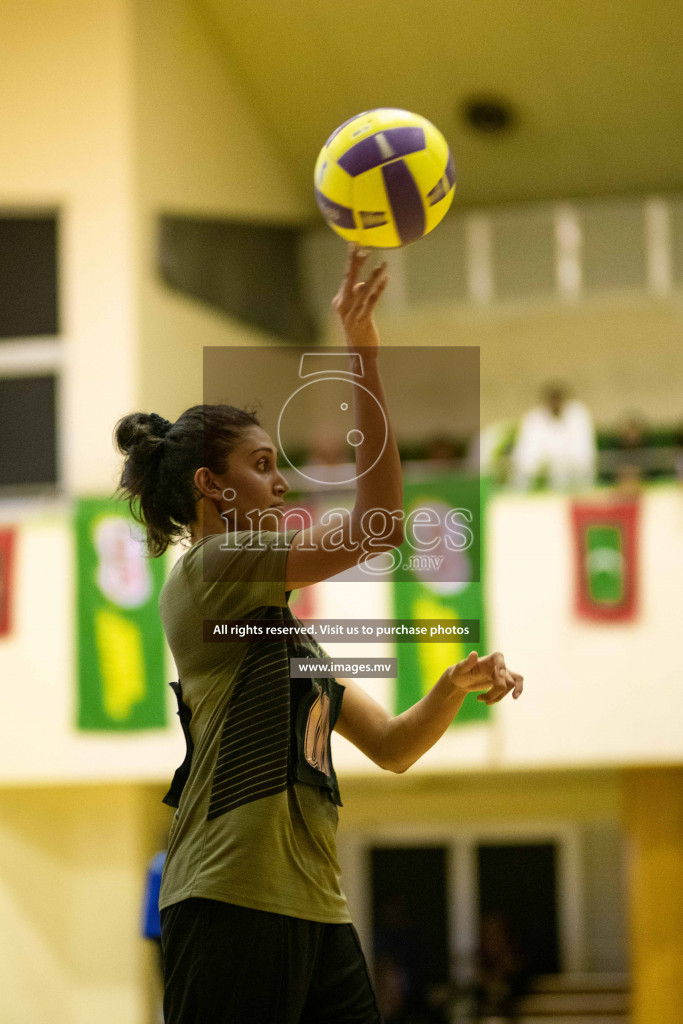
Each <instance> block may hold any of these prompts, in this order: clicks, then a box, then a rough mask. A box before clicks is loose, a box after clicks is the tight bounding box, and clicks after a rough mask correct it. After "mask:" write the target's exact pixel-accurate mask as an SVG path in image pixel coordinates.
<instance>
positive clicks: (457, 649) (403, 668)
mask: <svg viewBox="0 0 683 1024" xmlns="http://www.w3.org/2000/svg"><path fill="white" fill-rule="evenodd" d="M486 497H487V487H486V482H485V481H480V480H479V479H478V478H465V477H458V476H455V475H450V474H449V475H448V476H441V477H435V478H434V479H432V480H424V481H419V482H413V483H406V484H405V487H404V509H405V521H404V522H405V536H406V539H405V542H404V544H403V546H402V548H401V549H400V554H401V561H400V563H399V564H398V565H397V566H396V568H395V569H394V574H393V604H394V615H395V617H396V618H397V619H411V620H417V619H432V620H433V619H440V620H446V621H452V622H453V623H454V624H456V623H458V622H459V621H461V620H477V621H478V622H479V630H478V637H477V638H476V639H474V638H472V637H465V636H463V637H462V639H460V638H458V639H455V638H454V639H448V640H445V641H443V642H441V641H438V642H434V641H430V642H426V641H425V642H420V643H399V644H396V654H397V657H398V681H397V686H396V709H395V710H396V713H397V714H399V713H400V712H401V711H405V710H406V709H407V708H409V707H411V706H412V705H413V704H415V703H416V702H417V701H418V700H420V699H421V698H422V697H423V696H424V695H425V694H426V693H427V692H428V691H429V690H430V689H431V688H432V686H433V685H434V683H435V682H436V681H437V679H438V678H439V676H440V675H441V673H442V672H443V671H444V669H446V668H447V667H448V666H449V665H452V664H454V663H455V662H458V661H462V659H463V658H466V657H467V655H468V654H469V653H470V651H477V653H478V654H485V653H486V630H485V623H484V601H483V594H482V588H483V583H482V580H483V559H484V545H483V526H484V511H485V506H486ZM489 714H490V709H489V708H488V707H487V705H485V704H483V703H482V702H481V701H478V700H477V699H476V695H475V694H470V695H469V696H468V697H467V698H466V700H465V703H464V704H463V707H462V709H461V711H460V713H459V714H458V716H457V718H456V719H455V722H454V724H455V725H463V724H467V723H470V722H476V721H482V720H486V719H487V718H488V717H489Z"/></svg>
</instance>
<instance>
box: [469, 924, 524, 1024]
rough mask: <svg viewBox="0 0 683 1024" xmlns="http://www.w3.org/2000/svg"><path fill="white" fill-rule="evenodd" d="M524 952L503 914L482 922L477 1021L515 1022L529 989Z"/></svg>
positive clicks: (477, 989) (477, 981) (493, 1022)
mask: <svg viewBox="0 0 683 1024" xmlns="http://www.w3.org/2000/svg"><path fill="white" fill-rule="evenodd" d="M526 959H527V958H526V956H525V954H524V950H523V949H522V946H521V943H520V941H519V938H518V936H517V934H516V932H515V929H514V928H513V926H512V924H511V922H510V921H509V919H508V918H507V916H506V915H505V914H504V913H502V911H499V910H496V911H490V912H489V913H488V914H485V915H484V917H483V918H482V921H481V925H480V930H479V951H478V956H477V968H476V978H475V992H476V1019H477V1020H478V1021H480V1022H481V1024H499V1022H503V1021H514V1020H515V1009H516V1006H517V1003H518V1001H519V999H520V996H521V995H522V994H523V993H524V991H525V990H526V987H527V963H526Z"/></svg>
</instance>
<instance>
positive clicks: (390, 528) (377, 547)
mask: <svg viewBox="0 0 683 1024" xmlns="http://www.w3.org/2000/svg"><path fill="white" fill-rule="evenodd" d="M323 518H325V517H323ZM402 543H403V528H402V524H401V520H400V518H399V517H398V515H397V516H396V517H395V518H394V519H393V520H392V519H390V518H389V517H388V515H387V514H386V513H384V512H382V511H378V512H377V513H376V514H375V517H374V518H373V517H372V516H367V515H366V516H365V517H364V518H363V522H362V524H361V523H360V522H359V520H358V517H357V516H355V515H354V514H353V513H351V512H349V511H347V510H345V509H344V510H334V512H330V513H327V521H323V522H321V523H320V524H318V525H317V526H313V527H310V528H307V529H304V530H300V531H299V533H297V534H296V535H295V536H294V538H293V539H292V542H291V545H290V548H289V555H288V558H287V567H286V584H287V589H288V590H296V589H297V588H298V587H308V586H310V585H311V584H312V583H319V582H320V581H321V580H327V579H329V578H330V577H331V576H336V575H337V573H340V572H344V570H345V569H350V568H351V567H352V566H354V565H358V563H359V562H361V561H364V560H365V559H366V558H367V557H368V556H372V555H377V554H380V553H381V552H383V551H391V550H392V549H393V548H397V547H400V545H401V544H402Z"/></svg>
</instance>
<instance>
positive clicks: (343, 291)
mask: <svg viewBox="0 0 683 1024" xmlns="http://www.w3.org/2000/svg"><path fill="white" fill-rule="evenodd" d="M367 255H368V254H367V251H364V250H363V249H360V248H359V247H358V246H357V245H356V244H355V243H354V244H352V245H351V246H350V248H349V256H348V259H347V263H346V270H345V273H344V279H343V280H342V283H341V286H340V288H339V291H338V292H337V294H336V295H335V297H334V299H333V300H332V308H333V309H334V310H335V312H336V313H337V314H338V315H339V319H340V320H341V322H342V325H343V327H344V333H345V335H346V343H347V345H348V347H349V349H350V350H351V351H352V352H354V351H356V350H361V351H363V352H366V353H367V352H368V350H369V349H373V348H374V349H376V348H377V347H378V345H379V333H378V331H377V325H376V324H375V320H374V316H373V314H374V310H375V306H376V305H377V302H378V300H379V297H380V295H381V294H382V292H383V291H384V289H385V288H386V286H387V282H388V281H389V275H388V274H387V265H386V262H385V263H382V264H380V266H379V267H377V268H376V269H375V270H373V271H372V273H371V274H370V276H369V277H368V279H367V281H359V280H358V275H359V273H360V272H361V269H362V267H363V264H364V263H365V260H366V259H367Z"/></svg>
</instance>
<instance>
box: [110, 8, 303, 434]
mask: <svg viewBox="0 0 683 1024" xmlns="http://www.w3.org/2000/svg"><path fill="white" fill-rule="evenodd" d="M134 57H135V79H136V161H137V178H136V190H137V204H138V206H137V216H138V228H139V236H138V242H139V252H140V256H139V264H140V276H139V281H138V303H139V315H140V332H141V346H140V360H139V366H140V389H141V390H140V401H141V403H142V407H143V408H149V409H150V410H151V409H156V411H158V412H161V413H163V414H164V415H166V416H169V417H171V416H172V417H173V418H174V419H175V418H176V417H177V416H178V415H179V414H180V413H181V412H182V411H183V409H185V408H187V407H188V406H190V405H194V404H196V403H199V402H201V401H202V348H203V346H205V345H244V344H252V345H253V344H264V343H265V342H266V341H268V340H270V341H273V340H276V339H269V338H268V337H267V336H266V335H265V334H264V333H263V332H260V331H258V330H256V329H253V328H249V327H246V326H245V325H243V324H241V323H239V322H238V321H236V320H233V319H231V318H230V317H228V316H226V315H224V314H221V313H218V312H215V311H213V310H211V309H209V308H208V307H206V306H204V305H203V304H201V303H199V302H197V301H195V300H192V299H188V298H186V297H184V296H182V295H179V294H175V293H173V292H171V291H170V290H169V289H168V288H166V287H165V286H164V285H162V284H161V282H160V280H159V277H158V274H157V271H156V268H155V260H156V254H155V230H156V218H157V217H158V215H159V214H161V213H175V214H185V215H192V214H194V215H205V216H221V217H229V218H230V217H231V218H234V219H237V220H257V221H258V220H265V221H271V222H272V221H282V222H296V221H298V220H300V219H301V218H304V217H305V216H306V215H307V212H308V207H307V205H306V203H305V202H304V200H303V198H302V197H301V196H300V195H299V194H298V192H297V190H296V188H295V186H294V184H293V180H292V177H291V175H290V173H289V171H288V169H287V167H286V166H285V164H284V163H283V161H282V160H281V158H280V156H279V154H278V152H277V151H276V150H275V149H274V147H273V145H272V143H271V141H270V138H269V136H268V134H267V132H266V131H265V129H264V127H263V126H262V125H261V124H260V122H259V120H258V118H257V117H256V116H255V115H254V113H253V112H252V110H251V108H250V106H249V103H248V102H247V101H246V100H245V98H244V96H243V95H242V94H241V92H240V88H239V83H238V82H236V81H235V80H234V77H233V74H232V70H231V67H230V63H229V60H228V56H227V54H226V53H225V52H223V50H222V49H221V46H220V43H219V40H218V38H217V36H216V33H215V32H214V31H213V26H212V24H211V22H210V21H208V20H207V19H206V16H205V14H204V13H203V8H202V7H201V5H195V4H194V3H192V2H191V0H174V2H173V3H171V4H169V3H167V2H165V0H135V49H134ZM126 411H128V410H126Z"/></svg>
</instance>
